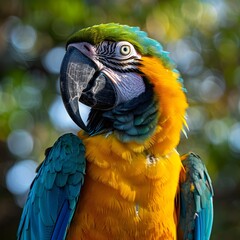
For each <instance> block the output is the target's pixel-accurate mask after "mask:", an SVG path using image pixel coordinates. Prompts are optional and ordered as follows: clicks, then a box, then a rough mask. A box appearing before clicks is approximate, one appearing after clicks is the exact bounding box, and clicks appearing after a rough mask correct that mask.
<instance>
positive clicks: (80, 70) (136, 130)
mask: <svg viewBox="0 0 240 240" xmlns="http://www.w3.org/2000/svg"><path fill="white" fill-rule="evenodd" d="M60 88H61V93H62V98H63V102H64V104H65V107H66V109H67V111H68V113H69V115H70V117H71V118H72V119H73V121H74V122H75V123H76V124H77V125H78V126H79V127H80V128H82V129H83V130H84V131H85V132H86V133H88V134H89V135H97V134H101V133H109V132H114V133H116V135H117V136H118V137H119V138H120V139H121V140H122V141H125V142H127V141H136V142H141V141H145V140H146V139H147V138H150V137H151V136H153V135H154V134H156V133H159V132H161V131H162V129H163V128H165V130H166V128H167V129H168V132H171V130H172V127H173V125H175V122H174V118H177V119H178V121H179V122H180V123H178V124H176V126H178V128H180V129H179V130H178V131H177V132H178V134H179V132H180V130H181V128H182V123H183V122H184V120H183V119H184V115H185V109H186V107H187V104H186V99H185V94H184V91H183V86H182V82H181V78H180V76H179V74H178V72H177V70H176V69H175V68H174V64H173V62H172V61H171V59H170V58H169V56H168V52H165V51H164V50H163V49H162V46H161V44H160V43H158V42H157V41H155V40H153V39H151V38H149V37H148V36H147V34H146V33H145V32H144V31H141V30H140V29H139V28H138V27H129V26H127V25H120V24H115V23H109V24H100V25H95V26H93V27H89V28H85V29H82V30H80V31H78V32H76V33H75V34H73V35H72V36H71V37H70V38H69V40H68V42H67V46H66V54H65V56H64V59H63V62H62V66H61V70H60ZM79 102H81V103H83V104H85V105H87V106H89V107H91V112H90V115H89V119H88V123H87V125H85V124H84V122H83V120H82V117H81V110H80V109H79ZM166 122H168V124H166ZM180 125H181V127H180ZM176 126H175V127H176Z"/></svg>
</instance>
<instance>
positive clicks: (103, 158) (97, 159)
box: [67, 145, 181, 240]
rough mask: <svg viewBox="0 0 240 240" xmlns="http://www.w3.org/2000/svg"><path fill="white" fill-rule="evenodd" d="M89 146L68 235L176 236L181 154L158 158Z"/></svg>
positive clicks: (97, 236)
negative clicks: (79, 191) (176, 209)
mask: <svg viewBox="0 0 240 240" xmlns="http://www.w3.org/2000/svg"><path fill="white" fill-rule="evenodd" d="M86 149H87V150H86V151H87V153H86V157H87V159H88V162H87V173H86V177H85V182H84V186H83V189H82V191H81V196H80V199H79V202H78V206H77V209H76V211H75V214H74V217H73V220H72V222H71V226H70V228H69V231H68V235H67V239H97V240H100V239H176V225H177V220H176V211H175V205H174V204H175V196H176V192H177V185H178V178H179V172H180V169H181V163H180V159H179V156H178V154H177V153H176V152H172V153H171V156H166V157H163V158H161V159H157V158H154V157H153V156H151V157H149V156H147V157H146V155H145V154H135V153H134V154H131V153H129V152H128V153H127V152H122V154H121V156H119V154H118V151H113V150H114V149H113V148H112V149H111V150H110V151H109V149H108V151H105V150H106V149H105V148H104V147H103V146H102V147H99V146H95V148H94V149H95V150H94V151H91V148H89V149H88V145H87V146H86ZM124 154H125V155H124ZM176 162H177V163H178V162H179V164H176Z"/></svg>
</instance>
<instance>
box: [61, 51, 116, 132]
mask: <svg viewBox="0 0 240 240" xmlns="http://www.w3.org/2000/svg"><path fill="white" fill-rule="evenodd" d="M60 89H61V93H62V98H63V102H64V105H65V107H66V110H67V112H68V114H69V115H70V117H71V118H72V120H73V121H74V122H75V123H76V124H77V125H78V126H79V127H80V128H82V129H83V130H84V131H86V132H89V131H88V128H87V126H86V125H85V124H84V122H83V120H82V118H81V114H80V110H79V104H78V103H79V101H80V102H82V103H83V104H86V105H87V106H89V107H92V108H94V109H99V110H109V109H112V108H113V107H114V106H116V104H117V94H116V90H115V87H114V85H113V83H112V81H111V79H110V78H109V77H108V76H107V75H105V74H104V73H103V72H101V70H99V68H98V66H97V65H96V63H95V62H93V61H92V60H91V59H90V58H88V57H87V56H85V55H84V54H83V53H81V52H80V51H79V50H78V49H76V48H75V47H69V48H68V50H67V52H66V54H65V56H64V58H63V61H62V66H61V69H60Z"/></svg>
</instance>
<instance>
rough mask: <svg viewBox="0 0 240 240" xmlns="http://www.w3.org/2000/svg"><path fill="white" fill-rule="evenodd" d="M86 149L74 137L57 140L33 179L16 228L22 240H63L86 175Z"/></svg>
mask: <svg viewBox="0 0 240 240" xmlns="http://www.w3.org/2000/svg"><path fill="white" fill-rule="evenodd" d="M84 155H85V149H84V146H83V144H82V142H81V140H80V139H79V138H78V137H77V136H75V135H73V134H65V135H63V136H62V137H60V138H59V139H58V140H57V141H56V143H55V144H54V146H53V147H52V148H51V150H49V151H48V153H47V156H46V158H45V160H44V162H43V163H42V164H41V166H40V168H39V170H38V174H37V176H36V178H35V179H34V181H33V183H32V186H31V189H30V192H29V195H28V199H27V202H26V204H25V207H24V209H23V213H22V218H21V221H20V224H19V228H18V239H21V240H30V239H31V240H37V239H41V240H45V239H46V240H49V239H51V240H55V239H58V240H60V239H64V238H65V236H66V233H67V229H68V226H69V224H70V222H71V219H72V216H73V214H74V210H75V208H76V204H77V201H78V197H79V195H80V191H81V187H82V185H83V182H84V174H85V167H86V162H85V156H84Z"/></svg>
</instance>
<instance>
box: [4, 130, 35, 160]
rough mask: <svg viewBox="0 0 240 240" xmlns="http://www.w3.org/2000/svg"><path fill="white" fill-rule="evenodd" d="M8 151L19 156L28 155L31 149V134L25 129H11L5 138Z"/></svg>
mask: <svg viewBox="0 0 240 240" xmlns="http://www.w3.org/2000/svg"><path fill="white" fill-rule="evenodd" d="M7 144H8V148H9V150H10V152H11V153H12V154H14V155H16V156H19V157H26V156H28V155H30V153H31V152H32V150H33V138H32V136H31V134H30V133H29V132H27V131H25V130H15V131H13V132H12V133H11V134H10V135H9V136H8V139H7Z"/></svg>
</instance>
